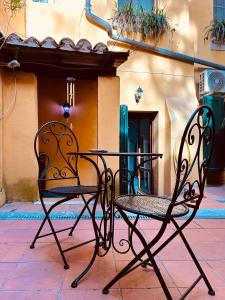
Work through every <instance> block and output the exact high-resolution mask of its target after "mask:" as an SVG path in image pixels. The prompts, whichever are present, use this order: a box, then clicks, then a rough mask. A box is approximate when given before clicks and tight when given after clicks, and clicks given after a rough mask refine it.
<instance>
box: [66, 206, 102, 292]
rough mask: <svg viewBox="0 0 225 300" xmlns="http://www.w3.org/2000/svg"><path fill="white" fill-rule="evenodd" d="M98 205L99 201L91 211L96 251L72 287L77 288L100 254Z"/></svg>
mask: <svg viewBox="0 0 225 300" xmlns="http://www.w3.org/2000/svg"><path fill="white" fill-rule="evenodd" d="M96 206H97V201H96V202H95V204H94V207H93V210H92V212H91V211H90V213H91V220H92V223H93V229H94V233H95V249H94V253H93V256H92V258H91V261H90V263H89V264H88V265H87V267H86V268H85V270H84V271H83V272H82V273H81V274H80V275H79V276H77V278H76V279H74V281H73V282H72V283H71V287H72V288H76V287H77V285H78V283H79V281H80V280H81V279H82V278H83V277H84V275H85V274H87V272H88V271H89V270H90V268H91V267H92V265H93V263H94V262H95V258H96V256H97V255H98V251H99V236H98V226H97V224H96V222H95V212H96Z"/></svg>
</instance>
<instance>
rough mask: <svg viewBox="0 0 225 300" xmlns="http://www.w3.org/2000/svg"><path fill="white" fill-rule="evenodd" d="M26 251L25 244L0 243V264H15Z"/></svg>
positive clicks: (26, 245)
mask: <svg viewBox="0 0 225 300" xmlns="http://www.w3.org/2000/svg"><path fill="white" fill-rule="evenodd" d="M27 249H28V244H26V243H23V244H18V243H0V253H1V255H0V262H17V261H19V260H20V259H21V257H22V256H23V254H24V253H25V252H26V250H27Z"/></svg>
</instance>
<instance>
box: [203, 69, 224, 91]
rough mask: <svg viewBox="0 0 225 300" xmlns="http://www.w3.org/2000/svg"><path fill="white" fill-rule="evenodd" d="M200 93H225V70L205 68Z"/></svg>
mask: <svg viewBox="0 0 225 300" xmlns="http://www.w3.org/2000/svg"><path fill="white" fill-rule="evenodd" d="M199 94H200V96H204V95H223V94H224V95H225V71H220V70H205V71H203V72H202V73H201V74H200V80H199Z"/></svg>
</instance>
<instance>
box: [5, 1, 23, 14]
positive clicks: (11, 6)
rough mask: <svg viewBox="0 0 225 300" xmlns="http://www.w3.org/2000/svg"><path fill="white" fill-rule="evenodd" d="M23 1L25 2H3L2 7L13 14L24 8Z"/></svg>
mask: <svg viewBox="0 0 225 300" xmlns="http://www.w3.org/2000/svg"><path fill="white" fill-rule="evenodd" d="M25 1H26V0H4V5H5V8H6V9H8V10H10V11H11V12H12V14H15V13H17V12H18V11H19V10H20V9H21V8H23V7H24V6H25Z"/></svg>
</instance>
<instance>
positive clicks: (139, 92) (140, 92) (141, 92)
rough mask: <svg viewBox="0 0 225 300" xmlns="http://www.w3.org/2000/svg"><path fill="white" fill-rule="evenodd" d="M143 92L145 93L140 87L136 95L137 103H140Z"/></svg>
mask: <svg viewBox="0 0 225 300" xmlns="http://www.w3.org/2000/svg"><path fill="white" fill-rule="evenodd" d="M143 92H144V91H143V89H142V88H141V87H140V86H139V87H138V89H137V90H136V92H135V94H134V97H135V101H136V103H139V102H140V100H141V96H142V94H143Z"/></svg>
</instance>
